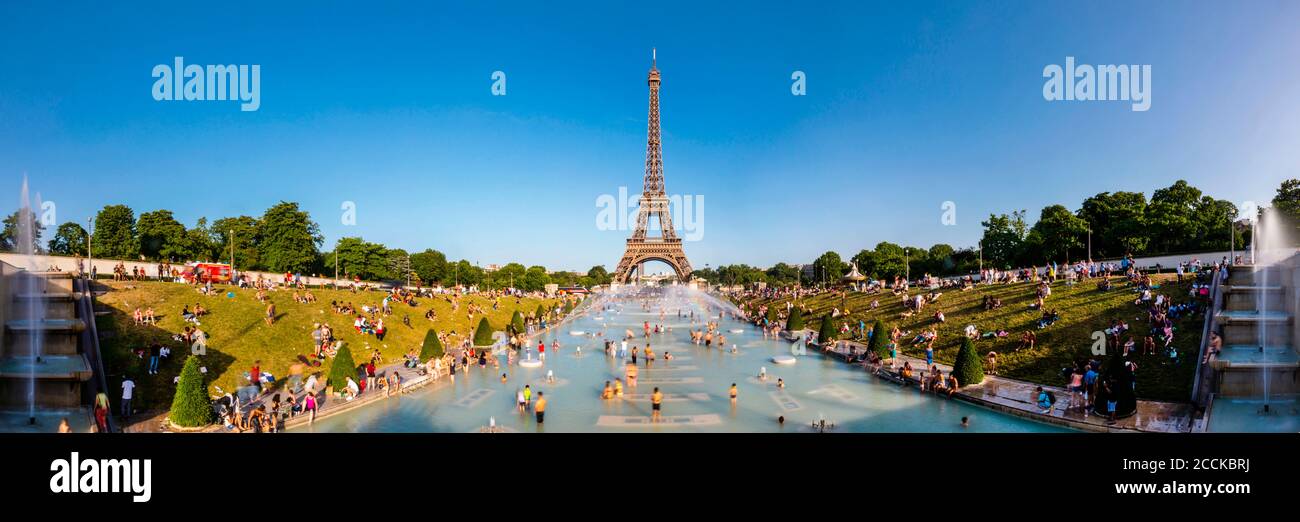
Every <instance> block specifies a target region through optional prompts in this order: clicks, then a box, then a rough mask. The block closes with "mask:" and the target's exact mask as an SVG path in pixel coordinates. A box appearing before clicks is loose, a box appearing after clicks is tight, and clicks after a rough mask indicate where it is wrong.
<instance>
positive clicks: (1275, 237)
mask: <svg viewBox="0 0 1300 522" xmlns="http://www.w3.org/2000/svg"><path fill="white" fill-rule="evenodd" d="M1252 221H1253V227H1254V228H1253V230H1252V235H1251V241H1250V252H1251V262H1252V263H1253V267H1252V270H1253V275H1254V281H1255V286H1257V287H1258V288H1259V290H1258V291H1257V292H1256V310H1257V312H1258V314H1259V319H1260V321H1259V323H1258V326H1257V328H1258V339H1257V341H1258V342H1259V352H1260V362H1261V363H1263V364H1262V365H1261V370H1260V373H1261V374H1262V383H1261V384H1262V385H1263V390H1264V407H1263V409H1262V412H1263V413H1268V412H1269V401H1270V400H1271V395H1272V390H1271V389H1270V383H1269V374H1270V373H1271V371H1270V367H1269V362H1270V361H1269V360H1268V358H1269V350H1268V346H1269V344H1268V343H1269V337H1270V336H1271V335H1272V334H1273V333H1274V332H1271V331H1270V330H1269V328H1270V327H1276V326H1274V325H1272V323H1271V322H1270V321H1269V319H1270V318H1271V316H1270V313H1276V312H1277V311H1276V310H1270V306H1269V299H1268V295H1269V292H1268V290H1267V289H1268V288H1269V286H1268V285H1269V280H1270V277H1271V275H1272V274H1271V272H1273V271H1274V270H1275V267H1277V266H1278V265H1279V263H1281V262H1282V261H1285V260H1286V259H1287V258H1289V257H1291V256H1292V255H1294V254H1295V249H1294V248H1292V247H1291V246H1290V244H1289V242H1288V240H1287V238H1286V227H1285V225H1284V224H1283V223H1282V222H1281V220H1280V219H1279V216H1278V214H1277V212H1275V211H1274V210H1273V209H1264V210H1263V211H1262V212H1260V215H1259V217H1258V218H1257V219H1254V220H1252ZM1284 283H1286V281H1277V282H1276V284H1284Z"/></svg>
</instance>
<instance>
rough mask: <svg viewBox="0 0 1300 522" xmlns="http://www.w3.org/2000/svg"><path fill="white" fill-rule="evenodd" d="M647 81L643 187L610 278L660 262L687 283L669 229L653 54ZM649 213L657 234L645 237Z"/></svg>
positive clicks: (687, 267) (686, 264) (678, 245)
mask: <svg viewBox="0 0 1300 522" xmlns="http://www.w3.org/2000/svg"><path fill="white" fill-rule="evenodd" d="M647 83H649V84H650V123H649V130H648V131H647V143H646V148H645V187H644V188H643V190H642V191H641V204H640V208H639V209H638V211H637V215H636V230H634V231H633V232H632V237H630V238H628V240H627V250H626V251H625V252H624V253H623V259H622V260H620V261H619V262H618V268H616V269H614V274H613V279H614V281H616V282H618V283H627V282H628V281H629V280H630V279H632V274H633V272H634V271H637V269H638V268H639V267H641V265H642V264H643V263H645V262H647V261H662V262H664V263H667V264H668V266H670V267H672V269H673V271H674V272H676V273H677V280H678V281H681V282H687V281H690V278H691V262H690V261H687V260H686V251H684V250H682V240H681V238H679V237H677V232H676V231H675V230H673V218H672V213H671V212H670V211H669V210H670V209H669V208H668V196H667V195H665V193H664V158H663V148H662V147H661V146H660V142H659V136H660V135H659V69H658V68H656V67H655V59H654V55H653V54H652V55H651V61H650V77H649V79H648V80H647ZM652 216H654V217H657V218H658V219H659V230H660V237H649V236H648V234H647V231H646V229H647V228H649V223H650V218H651V217H652Z"/></svg>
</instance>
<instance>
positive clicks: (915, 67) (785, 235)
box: [0, 1, 1300, 270]
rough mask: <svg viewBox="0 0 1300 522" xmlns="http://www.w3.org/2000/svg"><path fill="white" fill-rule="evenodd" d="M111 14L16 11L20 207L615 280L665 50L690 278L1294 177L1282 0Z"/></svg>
mask: <svg viewBox="0 0 1300 522" xmlns="http://www.w3.org/2000/svg"><path fill="white" fill-rule="evenodd" d="M105 4H117V3H114V2H108V3H105V2H93V3H92V2H66V3H64V2H60V3H57V4H55V3H49V2H22V3H19V2H5V3H4V4H3V6H0V187H10V189H6V190H2V191H0V193H3V194H12V196H10V198H7V200H5V201H0V210H3V211H4V212H6V213H7V212H11V211H12V208H13V207H15V206H16V204H17V199H18V198H17V196H16V194H17V192H18V187H19V184H20V183H21V178H22V176H23V175H24V174H26V175H27V176H29V177H30V179H31V184H32V190H33V191H39V192H40V193H41V194H42V196H43V197H44V199H46V200H51V201H54V202H55V203H56V204H57V208H58V211H59V216H58V219H59V221H60V222H62V221H67V220H76V221H79V222H84V221H85V218H86V217H87V216H89V215H92V214H93V213H94V212H95V211H96V210H97V209H98V208H100V207H101V206H103V205H104V204H112V203H123V204H127V205H130V206H131V207H133V208H134V209H135V210H136V212H137V213H140V212H144V211H149V210H154V209H158V208H168V209H172V210H174V211H175V212H176V214H177V217H178V218H179V219H180V220H181V221H182V222H183V223H185V224H186V225H187V226H188V225H192V224H193V223H194V221H195V220H196V219H197V218H199V217H201V216H206V217H208V218H209V219H215V218H219V217H223V216H231V215H239V214H250V215H258V214H260V213H261V211H262V210H264V209H265V208H267V207H268V206H270V205H272V204H274V203H275V202H277V201H279V200H281V199H284V200H290V201H297V202H299V203H300V204H302V205H303V207H304V208H306V209H307V210H309V211H310V212H311V213H312V215H313V217H314V218H315V219H316V220H317V221H318V222H319V223H320V224H321V228H322V231H323V232H324V234H325V236H326V245H324V248H326V249H328V248H330V246H331V245H332V244H333V242H334V241H335V240H336V239H337V238H339V237H342V236H352V235H359V236H362V237H364V238H366V239H368V240H371V241H378V242H382V243H384V244H387V245H389V246H393V247H403V248H406V249H409V250H420V249H423V248H425V247H434V248H437V249H439V250H442V251H443V252H445V253H446V254H447V255H448V257H451V258H466V259H469V260H470V261H472V262H474V261H477V262H481V263H484V264H486V263H500V262H506V261H520V262H523V263H525V264H542V265H545V266H547V267H548V268H552V269H581V270H585V269H586V268H588V267H590V266H591V265H594V264H604V265H606V266H607V267H609V268H612V267H613V265H614V264H616V263H617V261H618V258H619V256H620V255H621V253H622V249H623V242H624V239H625V237H626V235H627V232H624V231H599V230H597V229H596V226H595V221H596V212H597V209H596V205H595V201H596V198H597V196H599V195H600V194H614V193H616V191H617V189H618V187H619V186H628V187H630V188H631V189H632V191H633V192H634V193H635V192H638V191H639V188H640V183H641V176H642V171H643V168H644V154H645V125H646V121H645V120H646V107H647V101H646V98H647V90H646V84H645V75H646V70H647V69H648V66H649V60H650V49H651V48H652V47H657V48H658V56H659V68H660V70H661V71H662V73H663V91H662V95H663V99H662V109H663V128H664V161H665V173H666V178H667V188H668V191H669V192H670V193H678V194H699V195H703V196H704V198H705V202H706V204H705V213H704V220H705V221H704V237H703V240H702V241H697V242H690V243H688V244H687V245H686V249H687V254H688V255H689V256H690V258H691V259H692V261H693V263H694V264H695V265H696V266H697V267H703V266H704V265H705V264H706V263H707V264H710V265H712V266H717V265H719V264H726V263H738V262H743V263H748V264H753V265H760V266H767V265H770V264H772V263H775V262H778V261H787V262H808V261H811V260H812V259H813V258H815V257H816V256H817V255H819V254H820V253H821V252H823V251H825V250H827V249H834V250H837V251H839V252H840V253H841V254H842V255H845V256H850V255H852V254H854V253H856V252H857V251H858V250H859V249H861V248H864V247H866V248H869V247H871V246H873V245H875V244H876V243H877V242H878V241H882V240H888V241H894V242H898V243H905V244H909V245H914V246H929V245H930V244H932V243H936V242H946V243H950V244H952V245H954V246H956V247H963V246H971V245H973V244H975V242H976V240H977V239H978V237H979V234H980V225H979V221H980V220H981V219H983V218H984V217H986V216H987V215H988V214H989V213H990V212H999V213H1001V212H1008V211H1011V210H1016V209H1022V208H1023V209H1029V211H1030V215H1031V217H1035V218H1036V217H1037V212H1038V210H1039V209H1040V208H1041V207H1042V206H1044V205H1047V204H1053V203H1063V204H1065V205H1067V206H1069V207H1070V208H1071V209H1075V208H1077V207H1078V204H1079V202H1080V201H1082V199H1083V198H1085V197H1086V196H1088V195H1091V194H1094V193H1096V192H1099V191H1103V190H1110V191H1114V190H1137V191H1143V192H1146V193H1148V194H1150V191H1151V190H1152V189H1155V188H1158V187H1164V186H1167V185H1169V184H1170V183H1172V182H1173V181H1174V180H1176V179H1179V178H1185V179H1187V180H1189V181H1190V182H1191V183H1192V184H1194V185H1196V186H1198V187H1201V188H1202V189H1205V190H1207V191H1208V192H1210V193H1211V194H1212V195H1214V196H1216V197H1220V198H1225V199H1229V200H1232V201H1234V202H1238V203H1240V202H1241V201H1244V200H1255V201H1267V200H1268V199H1270V198H1271V196H1272V194H1273V191H1274V189H1275V188H1276V187H1277V185H1278V183H1279V182H1280V181H1281V180H1282V179H1285V178H1289V177H1300V168H1298V167H1300V158H1298V157H1297V153H1296V151H1297V150H1300V96H1297V86H1300V66H1298V65H1297V64H1300V33H1298V32H1297V31H1296V26H1297V23H1300V3H1296V2H1286V1H1277V2H1254V1H1247V2H1239V3H1237V2H1234V3H1224V2H1204V3H1202V2H1189V1H1178V2H1136V3H1133V2H1115V3H1107V2H1083V3H1079V2H1068V3H1067V2H1036V1H1035V2H1031V1H1024V2H1006V3H1002V2H998V3H983V2H933V3H930V2H890V3H880V4H874V3H864V2H844V3H831V2H827V3H821V2H817V3H808V2H788V1H786V2H770V3H769V2H745V3H735V4H715V3H712V2H680V3H679V2H637V3H623V2H616V3H613V4H617V5H614V6H611V5H609V4H611V3H610V2H592V3H587V4H570V3H552V2H521V3H495V2H464V3H460V2H455V3H446V2H439V3H437V5H426V4H425V3H423V2H422V3H420V5H418V6H413V5H403V4H389V3H386V2H373V1H368V2H346V3H344V2H310V3H307V2H304V3H287V2H286V3H283V4H282V3H280V2H252V3H247V4H245V3H241V2H221V3H217V4H199V5H190V4H186V3H177V2H159V3H123V4H131V5H129V6H119V5H105ZM175 56H184V57H185V59H186V62H187V63H195V64H226V63H233V64H260V65H261V67H262V86H261V108H260V110H259V111H257V112H240V111H239V110H238V107H237V104H235V103H233V102H188V103H185V102H157V101H154V100H153V98H152V97H151V96H150V92H151V91H150V89H151V87H152V85H153V78H152V77H151V76H150V72H151V70H152V68H153V66H154V65H156V64H163V63H165V64H170V63H171V62H172V59H173V57H175ZM1066 56H1074V57H1076V59H1077V61H1078V62H1079V63H1087V64H1110V63H1129V64H1150V65H1151V66H1152V76H1153V88H1152V91H1153V92H1152V104H1151V109H1150V110H1149V111H1147V112H1133V111H1131V110H1129V106H1128V104H1126V103H1120V102H1113V103H1101V102H1093V103H1067V102H1055V103H1049V102H1047V101H1045V100H1044V99H1043V97H1042V94H1041V93H1042V85H1043V78H1042V70H1043V67H1044V66H1045V65H1047V64H1053V63H1055V64H1062V63H1063V62H1064V60H1065V57H1066ZM496 70H501V71H504V72H505V73H506V75H507V89H508V90H507V95H506V96H503V97H494V96H491V93H490V87H491V74H492V72H493V71H496ZM795 70H802V71H804V72H805V73H806V74H807V96H803V97H796V96H792V95H791V94H790V84H791V80H790V75H791V73H792V72H793V71H795ZM344 200H352V201H355V202H356V204H357V206H358V212H357V224H356V226H344V225H342V224H341V223H340V220H339V215H340V214H341V212H340V209H339V207H340V205H341V203H342V202H343V201H344ZM947 200H951V201H953V202H955V203H956V205H957V224H956V225H955V226H943V225H941V223H940V214H941V209H940V206H941V205H942V204H943V202H944V201H947Z"/></svg>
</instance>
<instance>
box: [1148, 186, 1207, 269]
mask: <svg viewBox="0 0 1300 522" xmlns="http://www.w3.org/2000/svg"><path fill="white" fill-rule="evenodd" d="M1200 200H1201V191H1200V189H1198V188H1196V187H1193V186H1191V185H1190V184H1188V183H1187V182H1186V181H1184V180H1181V179H1180V180H1178V181H1176V182H1174V184H1173V185H1170V186H1169V187H1167V188H1162V189H1159V190H1156V191H1155V193H1153V194H1152V195H1151V204H1150V205H1149V206H1148V207H1147V225H1148V226H1147V231H1148V233H1149V235H1150V237H1151V240H1150V245H1151V247H1152V248H1153V249H1154V252H1149V253H1166V252H1177V251H1181V250H1185V249H1188V248H1189V247H1190V246H1193V245H1195V240H1196V238H1197V236H1196V233H1197V231H1198V230H1197V226H1196V222H1195V221H1194V220H1193V216H1195V214H1196V207H1197V204H1198V203H1199V202H1200Z"/></svg>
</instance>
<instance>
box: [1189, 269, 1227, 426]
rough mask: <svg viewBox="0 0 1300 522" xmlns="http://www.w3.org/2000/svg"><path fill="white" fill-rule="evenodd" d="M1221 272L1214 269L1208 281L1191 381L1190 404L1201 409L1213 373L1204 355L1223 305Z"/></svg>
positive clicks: (1203, 405) (1207, 393)
mask: <svg viewBox="0 0 1300 522" xmlns="http://www.w3.org/2000/svg"><path fill="white" fill-rule="evenodd" d="M1231 270H1232V269H1231V268H1229V271H1230V272H1229V274H1231ZM1222 274H1223V271H1222V270H1215V271H1214V276H1213V278H1212V280H1211V282H1210V307H1209V309H1207V310H1206V311H1205V326H1204V328H1203V330H1202V331H1201V347H1200V350H1198V351H1197V355H1196V379H1195V380H1194V381H1193V382H1192V404H1193V405H1194V406H1196V407H1197V408H1200V409H1202V410H1203V409H1204V408H1205V407H1206V406H1207V405H1206V404H1205V402H1206V399H1207V398H1208V396H1209V391H1210V390H1209V386H1208V384H1206V381H1208V380H1210V379H1211V378H1212V374H1213V373H1214V369H1213V368H1211V367H1210V365H1208V364H1206V363H1205V356H1206V354H1207V353H1208V350H1209V346H1210V333H1212V332H1214V331H1215V329H1216V328H1217V327H1218V312H1219V309H1220V308H1222V306H1223V284H1225V283H1226V281H1223V280H1222V279H1223V278H1222ZM1229 277H1231V275H1229Z"/></svg>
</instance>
